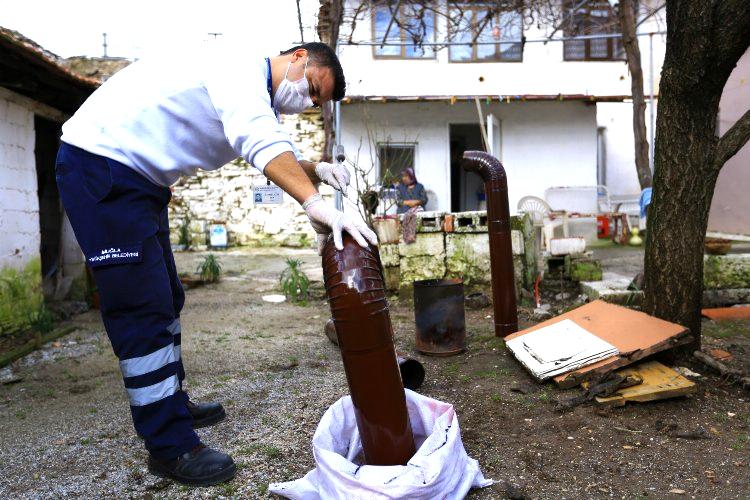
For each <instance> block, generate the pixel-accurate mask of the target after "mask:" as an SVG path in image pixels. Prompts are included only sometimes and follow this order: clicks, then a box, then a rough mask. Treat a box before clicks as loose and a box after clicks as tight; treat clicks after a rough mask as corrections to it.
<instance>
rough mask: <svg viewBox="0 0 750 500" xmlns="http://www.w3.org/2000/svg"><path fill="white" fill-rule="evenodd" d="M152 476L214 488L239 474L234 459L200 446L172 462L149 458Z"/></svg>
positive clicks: (149, 468)
mask: <svg viewBox="0 0 750 500" xmlns="http://www.w3.org/2000/svg"><path fill="white" fill-rule="evenodd" d="M148 470H149V472H150V473H151V474H153V475H155V476H159V477H166V478H169V479H172V480H174V481H177V482H178V483H181V484H186V485H189V486H212V485H214V484H219V483H223V482H225V481H229V480H230V479H232V478H233V477H234V474H235V473H236V472H237V466H236V465H235V464H234V460H232V457H230V456H229V455H227V454H225V453H221V452H218V451H216V450H212V449H211V448H207V447H206V446H203V445H199V446H197V447H196V448H194V449H193V450H192V451H189V452H187V453H185V454H183V455H181V456H179V457H177V458H175V459H172V460H157V459H156V458H153V457H151V456H149V457H148Z"/></svg>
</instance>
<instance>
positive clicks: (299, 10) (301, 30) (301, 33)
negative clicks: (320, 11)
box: [297, 0, 305, 43]
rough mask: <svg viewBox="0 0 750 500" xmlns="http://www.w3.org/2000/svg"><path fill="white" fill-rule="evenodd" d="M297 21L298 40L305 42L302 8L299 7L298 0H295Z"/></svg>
mask: <svg viewBox="0 0 750 500" xmlns="http://www.w3.org/2000/svg"><path fill="white" fill-rule="evenodd" d="M297 22H298V23H299V41H300V42H302V43H305V32H304V30H303V29H302V10H301V9H300V7H299V0H297Z"/></svg>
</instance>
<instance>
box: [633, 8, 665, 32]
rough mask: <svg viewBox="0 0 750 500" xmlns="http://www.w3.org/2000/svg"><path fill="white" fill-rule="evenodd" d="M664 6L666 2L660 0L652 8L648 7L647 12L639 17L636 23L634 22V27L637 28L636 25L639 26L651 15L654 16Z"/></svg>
mask: <svg viewBox="0 0 750 500" xmlns="http://www.w3.org/2000/svg"><path fill="white" fill-rule="evenodd" d="M666 6H667V3H666V2H662V3H661V4H660V5H657V6H656V7H654V8H653V9H649V10H648V12H647V13H646V14H645V15H644V16H643V17H641V19H640V20H639V21H638V23H636V25H635V27H636V29H637V28H638V26H640V25H641V24H643V23H645V22H646V21H648V20H649V19H650V18H652V17H653V16H655V15H656V13H657V12H659V11H660V10H662V9H663V8H664V7H666Z"/></svg>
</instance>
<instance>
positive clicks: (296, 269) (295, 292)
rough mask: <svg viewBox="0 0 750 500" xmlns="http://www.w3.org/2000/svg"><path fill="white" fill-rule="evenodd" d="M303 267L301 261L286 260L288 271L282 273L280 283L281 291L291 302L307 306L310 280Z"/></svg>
mask: <svg viewBox="0 0 750 500" xmlns="http://www.w3.org/2000/svg"><path fill="white" fill-rule="evenodd" d="M301 267H302V261H301V260H299V259H292V258H291V257H288V258H287V259H286V269H284V270H283V271H282V272H281V276H280V277H279V283H280V284H281V291H282V292H283V293H284V295H286V296H287V297H288V298H289V300H291V301H292V302H294V303H297V304H300V305H303V306H304V305H306V304H307V296H308V289H309V288H310V280H309V279H308V277H307V275H306V274H305V273H304V272H303V271H302V269H301Z"/></svg>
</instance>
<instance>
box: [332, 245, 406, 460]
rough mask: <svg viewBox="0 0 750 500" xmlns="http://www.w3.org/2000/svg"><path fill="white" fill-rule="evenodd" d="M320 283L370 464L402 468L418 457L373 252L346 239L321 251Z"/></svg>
mask: <svg viewBox="0 0 750 500" xmlns="http://www.w3.org/2000/svg"><path fill="white" fill-rule="evenodd" d="M323 279H324V280H325V287H326V293H327V295H328V302H329V305H330V307H331V317H332V319H333V322H334V325H335V330H336V336H337V338H338V344H339V348H340V349H341V358H342V359H343V362H344V371H345V372H346V380H347V382H348V383H349V391H350V393H351V396H352V403H353V405H354V411H355V416H356V419H357V428H358V429H359V434H360V436H361V438H362V449H363V451H364V455H365V462H366V463H367V464H369V465H405V464H406V463H407V462H408V461H409V459H410V458H411V457H412V456H413V455H414V453H415V452H416V448H415V446H414V437H413V435H412V431H411V423H410V422H409V414H408V412H407V410H406V396H405V394H404V387H403V385H402V382H401V375H400V373H399V366H398V361H397V359H396V349H395V347H394V345H393V328H392V327H391V318H390V314H389V312H388V303H387V302H386V298H385V283H384V280H383V274H382V272H381V266H380V256H379V254H378V252H377V249H376V248H372V247H368V248H363V247H361V246H360V245H359V244H358V243H357V242H356V241H354V239H353V238H352V237H351V236H349V235H348V234H345V235H344V249H343V250H341V251H339V250H336V247H335V246H334V244H333V239H332V238H329V239H328V242H327V243H326V245H325V247H324V248H323Z"/></svg>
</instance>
